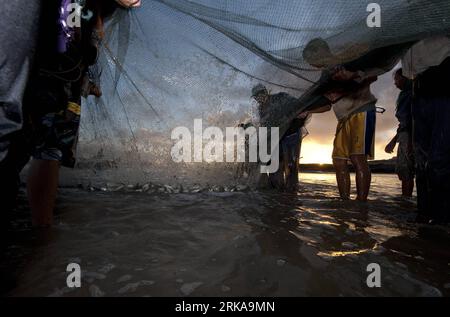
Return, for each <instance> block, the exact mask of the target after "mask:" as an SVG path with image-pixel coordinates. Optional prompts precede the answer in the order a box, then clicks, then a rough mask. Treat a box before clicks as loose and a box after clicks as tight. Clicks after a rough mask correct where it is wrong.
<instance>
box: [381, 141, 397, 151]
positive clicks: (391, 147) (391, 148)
mask: <svg viewBox="0 0 450 317" xmlns="http://www.w3.org/2000/svg"><path fill="white" fill-rule="evenodd" d="M395 145H396V142H392V141H391V142H389V143H388V145H386V147H385V148H384V151H385V152H386V153H388V154H392V153H394V149H395Z"/></svg>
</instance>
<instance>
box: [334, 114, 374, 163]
mask: <svg viewBox="0 0 450 317" xmlns="http://www.w3.org/2000/svg"><path fill="white" fill-rule="evenodd" d="M375 124H376V111H375V110H371V111H367V112H359V113H355V114H353V115H351V116H350V117H349V118H347V119H346V120H343V121H340V122H339V123H338V126H337V129H336V137H335V138H334V146H333V159H346V160H348V159H350V155H357V154H364V155H366V156H367V157H368V159H373V158H374V154H375Z"/></svg>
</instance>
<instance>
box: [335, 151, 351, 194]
mask: <svg viewBox="0 0 450 317" xmlns="http://www.w3.org/2000/svg"><path fill="white" fill-rule="evenodd" d="M333 165H334V169H335V171H336V181H337V184H338V189H339V195H340V196H341V199H342V200H350V171H349V169H348V164H347V160H344V159H333Z"/></svg>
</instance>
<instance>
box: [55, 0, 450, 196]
mask: <svg viewBox="0 0 450 317" xmlns="http://www.w3.org/2000/svg"><path fill="white" fill-rule="evenodd" d="M371 2H372V1H364V0H363V1H361V0H355V1H348V0H329V1H328V0H320V1H319V0H317V1H310V0H279V1H271V0H233V1H227V0H189V1H186V0H147V1H143V4H142V7H140V8H139V9H136V10H130V11H126V10H116V12H115V13H114V15H113V16H112V17H111V18H110V19H109V21H108V23H107V26H106V39H105V41H104V43H103V46H102V48H101V56H100V57H99V61H98V64H97V65H96V66H95V67H93V68H92V69H91V70H90V72H91V73H92V77H93V78H95V80H96V81H97V82H98V83H99V84H100V85H101V87H102V91H103V96H102V97H101V98H94V97H89V98H88V99H87V100H86V102H85V103H84V104H83V110H82V122H81V131H80V140H79V145H78V150H77V158H78V163H77V167H76V168H75V170H73V171H66V173H67V174H66V175H67V176H66V177H65V178H64V179H65V181H66V182H71V183H74V182H77V183H81V184H104V185H98V186H107V184H108V183H111V184H112V183H114V184H120V183H123V184H140V185H139V186H142V185H143V184H147V185H146V186H144V190H147V189H149V188H151V187H152V186H153V184H160V185H161V184H162V185H166V187H163V189H162V190H166V191H169V192H170V191H183V188H190V190H193V191H198V190H202V189H201V188H203V187H204V186H207V187H208V188H219V189H222V188H220V187H221V186H222V187H229V188H231V187H233V186H234V187H233V188H237V189H239V186H241V188H245V186H251V185H252V184H253V182H254V179H252V177H251V175H249V173H247V172H246V171H242V170H241V165H240V164H235V163H207V162H202V163H200V162H197V163H186V162H181V163H176V162H174V160H173V159H172V157H171V149H172V147H173V145H174V142H175V141H174V140H172V139H171V133H172V131H173V129H174V128H176V127H186V128H188V129H189V130H190V131H193V126H194V120H195V119H202V123H203V129H205V128H207V127H209V126H216V127H219V128H223V129H225V128H226V127H237V126H239V124H242V123H248V122H252V123H257V122H258V120H260V118H259V117H258V111H257V109H256V104H255V102H253V101H252V99H251V90H252V87H253V86H255V85H256V84H258V83H262V84H263V85H265V86H266V87H267V88H268V89H269V90H270V93H271V94H275V93H279V92H286V93H288V94H290V95H291V96H294V97H296V98H299V100H300V101H301V102H300V103H299V104H297V105H296V106H292V105H290V106H286V107H283V106H278V107H275V108H274V109H272V110H273V111H272V116H273V117H272V122H273V125H274V126H279V127H280V134H281V135H282V134H283V132H284V131H286V129H287V127H288V125H289V122H290V121H292V119H293V118H295V117H296V116H297V115H298V114H299V113H300V112H301V111H303V110H305V109H306V108H308V107H311V106H314V104H315V101H317V100H318V98H319V97H320V87H321V86H323V85H325V84H326V83H323V82H322V81H321V74H322V72H321V70H320V69H318V68H316V67H314V66H312V65H310V61H309V63H308V62H307V61H306V60H305V57H307V56H308V54H309V55H310V56H312V58H313V59H314V58H316V59H319V60H320V53H319V52H316V53H317V54H316V56H315V57H314V49H313V50H312V51H309V52H308V53H305V48H306V47H307V45H308V43H311V41H312V40H314V39H316V40H317V39H321V43H323V42H325V43H327V45H328V47H329V49H330V51H331V52H332V54H333V56H335V58H336V63H347V62H351V61H355V60H359V61H360V63H361V64H362V65H364V68H365V69H372V70H376V71H377V72H378V73H379V74H382V73H384V72H387V71H389V70H391V69H392V68H393V67H394V66H395V65H396V64H397V63H398V62H399V59H400V57H401V56H402V55H403V54H404V53H405V51H406V50H407V49H408V48H409V47H410V46H411V44H412V43H414V42H415V41H418V40H420V39H422V38H425V37H428V36H432V35H442V34H450V17H449V12H450V2H449V1H448V0H434V1H430V0H408V1H407V0H396V1H392V0H380V1H377V4H379V6H380V8H381V27H379V28H378V27H372V28H371V27H368V24H367V19H368V16H369V15H370V13H371V12H368V10H367V8H368V5H369V3H371ZM63 182H64V181H63ZM111 186H112V185H111ZM242 186H244V187H242ZM164 188H165V189H164Z"/></svg>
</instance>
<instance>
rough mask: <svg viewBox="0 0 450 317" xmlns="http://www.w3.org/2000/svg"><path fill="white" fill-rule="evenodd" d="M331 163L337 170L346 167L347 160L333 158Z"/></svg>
mask: <svg viewBox="0 0 450 317" xmlns="http://www.w3.org/2000/svg"><path fill="white" fill-rule="evenodd" d="M333 165H334V167H335V169H337V170H343V169H346V168H347V160H344V159H336V158H333Z"/></svg>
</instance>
